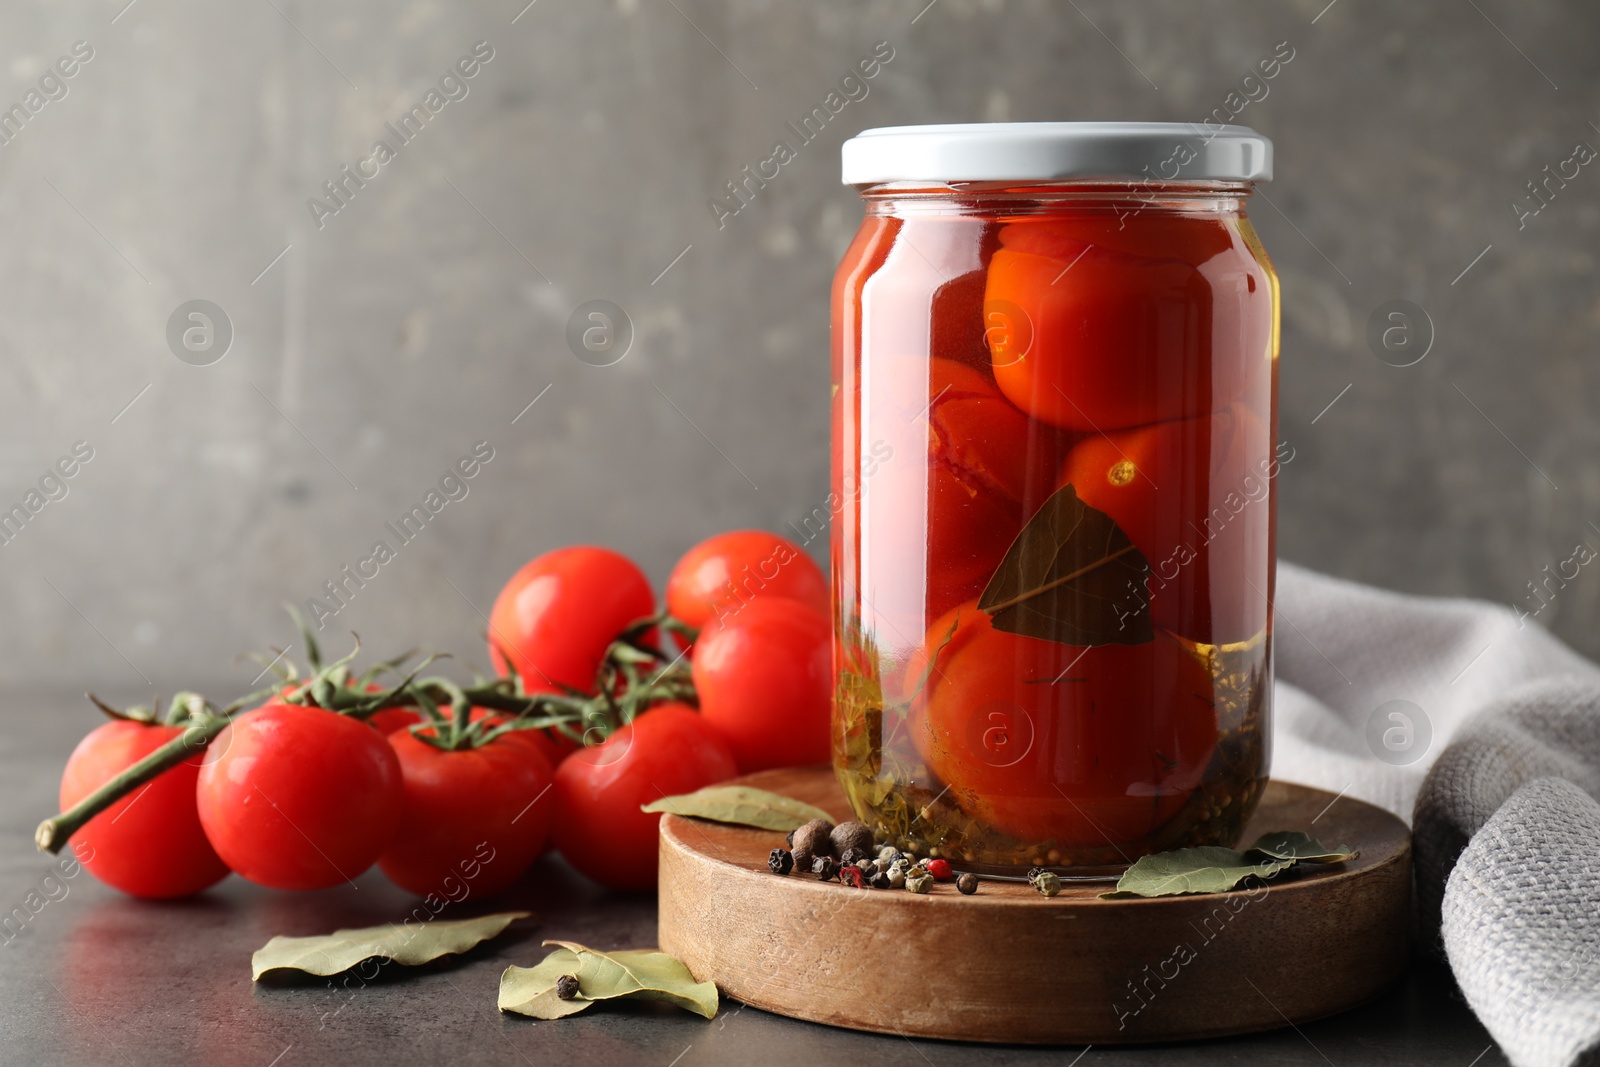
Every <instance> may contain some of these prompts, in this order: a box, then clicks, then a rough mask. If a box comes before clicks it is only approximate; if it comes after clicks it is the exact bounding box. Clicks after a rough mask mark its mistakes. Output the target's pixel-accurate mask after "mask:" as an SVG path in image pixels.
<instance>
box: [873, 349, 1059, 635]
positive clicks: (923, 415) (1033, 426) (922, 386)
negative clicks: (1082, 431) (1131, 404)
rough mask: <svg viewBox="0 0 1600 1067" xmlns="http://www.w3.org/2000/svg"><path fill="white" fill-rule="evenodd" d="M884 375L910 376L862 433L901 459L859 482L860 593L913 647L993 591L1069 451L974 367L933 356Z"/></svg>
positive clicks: (894, 387)
mask: <svg viewBox="0 0 1600 1067" xmlns="http://www.w3.org/2000/svg"><path fill="white" fill-rule="evenodd" d="M885 369H886V371H888V372H889V373H891V374H893V373H903V374H905V375H906V376H907V377H906V381H905V382H904V383H893V384H890V385H886V386H885V387H884V388H883V389H882V390H880V392H879V395H880V396H886V397H892V398H893V399H892V400H890V401H889V402H888V403H886V405H885V410H883V411H882V412H878V413H875V414H873V416H872V417H871V418H864V421H863V425H862V430H861V432H862V436H863V438H864V439H865V438H869V437H870V438H878V439H880V440H882V441H884V442H886V443H887V444H888V446H889V447H888V449H887V450H886V451H888V452H889V454H890V456H891V458H889V459H888V460H886V461H885V462H882V463H881V464H880V465H878V466H877V468H876V471H875V473H873V474H872V475H871V477H862V478H861V480H860V488H859V495H860V498H861V503H860V522H861V525H862V529H863V531H871V534H870V535H869V536H868V537H867V538H866V539H865V541H864V542H863V544H862V555H863V559H862V562H861V576H860V578H861V582H862V588H861V593H862V595H863V597H864V599H865V600H866V602H867V604H868V605H869V606H870V607H871V609H872V610H873V611H874V612H876V613H877V614H878V615H879V616H880V617H881V618H880V619H879V621H884V620H887V627H888V633H889V634H890V635H891V636H895V635H898V636H900V637H901V638H902V640H904V642H905V643H906V644H907V645H910V644H913V643H915V641H916V640H917V639H918V637H919V635H920V634H921V633H922V632H923V630H924V628H925V627H926V625H927V622H928V620H930V619H933V618H937V617H938V616H940V615H942V614H944V613H945V612H946V611H949V610H950V609H951V608H953V607H955V606H956V605H957V604H959V603H961V602H962V601H963V600H968V599H971V598H972V597H975V596H977V595H978V594H979V593H980V592H982V590H983V587H984V586H985V585H986V584H987V583H988V581H989V579H990V577H991V576H993V574H994V570H995V567H996V566H997V565H998V564H999V562H1000V560H1001V558H1002V557H1003V556H1004V555H1005V553H1006V549H1007V548H1009V547H1010V546H1011V542H1012V540H1013V539H1014V538H1015V537H1016V535H1017V534H1018V532H1019V531H1021V529H1022V526H1023V524H1024V523H1025V522H1026V521H1027V519H1028V517H1029V516H1030V515H1032V514H1033V512H1034V511H1035V510H1036V509H1037V508H1038V506H1039V505H1040V504H1042V503H1043V502H1044V501H1045V499H1046V498H1047V497H1049V495H1050V493H1051V492H1052V491H1053V490H1054V488H1055V474H1056V471H1057V470H1058V468H1059V463H1060V456H1061V455H1063V454H1064V451H1065V449H1064V441H1063V435H1061V434H1060V433H1059V432H1058V431H1057V430H1055V429H1054V428H1052V427H1049V426H1042V425H1040V424H1039V423H1035V422H1030V421H1029V420H1028V418H1027V417H1026V416H1025V415H1023V414H1022V413H1021V412H1020V411H1018V410H1017V409H1016V408H1015V407H1013V406H1012V405H1011V402H1010V401H1008V400H1007V399H1006V398H1005V397H1003V396H1001V395H1000V392H999V390H998V389H996V388H995V385H994V383H993V382H992V381H990V380H989V378H988V377H987V376H986V375H984V374H982V373H980V372H978V371H976V370H973V369H972V368H971V367H968V366H964V365H962V364H959V363H953V362H951V361H950V360H947V359H932V360H928V361H926V362H921V361H912V360H907V361H903V362H895V363H892V364H889V363H886V368H885ZM923 375H926V379H925V380H923V379H922V376H923ZM891 408H892V410H890V409H891ZM854 510H855V509H854V508H851V509H848V511H849V512H852V513H853V511H854ZM848 517H849V518H852V519H853V518H854V516H853V514H850V515H849V516H848Z"/></svg>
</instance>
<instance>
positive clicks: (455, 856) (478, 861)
mask: <svg viewBox="0 0 1600 1067" xmlns="http://www.w3.org/2000/svg"><path fill="white" fill-rule="evenodd" d="M434 730H435V727H432V726H429V727H425V728H424V729H423V730H422V731H420V732H421V733H423V734H427V735H430V736H431V735H432V734H433V732H434ZM389 744H390V745H392V746H393V748H394V752H395V756H396V757H397V758H398V760H399V763H400V777H401V783H402V790H403V792H404V800H403V801H402V810H401V816H400V825H401V827H402V830H401V832H400V833H397V834H396V835H395V837H394V840H393V841H392V842H391V843H390V845H389V847H388V849H387V850H386V851H385V852H384V853H383V855H382V856H380V857H379V858H378V866H379V867H380V868H382V870H383V873H384V874H386V875H388V876H389V880H390V881H391V882H393V883H394V884H395V885H398V886H399V887H400V888H402V889H407V890H410V891H411V892H413V893H416V894H417V895H419V896H430V895H431V896H435V897H438V898H440V899H444V900H452V901H461V900H465V899H466V898H467V897H468V896H475V897H480V896H490V895H492V894H494V893H498V892H500V891H501V890H502V889H505V888H506V887H507V886H509V885H511V883H513V882H515V881H516V880H517V879H518V878H520V877H521V876H522V873H523V872H524V871H526V870H527V869H528V867H529V865H531V864H532V863H533V861H534V860H536V859H538V858H539V855H540V853H542V852H543V851H544V846H545V842H546V840H547V839H548V838H549V836H550V823H551V821H552V819H553V813H554V811H555V801H554V799H553V798H551V797H549V796H546V795H545V794H546V792H547V791H548V790H549V789H550V785H551V780H552V778H553V776H554V772H553V771H552V770H551V768H550V761H549V760H547V759H545V758H544V755H543V754H542V753H541V752H540V751H539V750H538V748H537V747H534V746H533V745H531V744H528V743H526V742H524V741H521V740H519V739H518V738H517V736H516V735H515V734H505V735H502V736H500V737H497V738H495V739H494V740H493V741H490V742H489V743H488V744H486V745H482V746H480V747H478V748H470V749H459V750H457V751H453V752H445V751H443V750H441V749H438V748H435V747H434V746H433V745H430V744H428V743H427V742H426V741H424V740H422V739H421V738H420V737H418V736H417V735H416V734H413V733H409V732H408V733H400V734H395V735H393V736H392V737H390V738H389Z"/></svg>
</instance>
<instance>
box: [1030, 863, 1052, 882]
mask: <svg viewBox="0 0 1600 1067" xmlns="http://www.w3.org/2000/svg"><path fill="white" fill-rule="evenodd" d="M1049 873H1050V872H1049V870H1048V869H1046V868H1044V867H1029V868H1028V884H1029V885H1032V884H1033V883H1034V882H1037V881H1038V880H1039V876H1040V875H1041V874H1049Z"/></svg>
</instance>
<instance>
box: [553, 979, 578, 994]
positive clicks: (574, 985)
mask: <svg viewBox="0 0 1600 1067" xmlns="http://www.w3.org/2000/svg"><path fill="white" fill-rule="evenodd" d="M577 996H578V979H577V978H575V977H574V976H572V975H570V974H564V975H562V976H561V977H560V978H557V979H556V997H557V998H558V999H560V1000H575V999H577Z"/></svg>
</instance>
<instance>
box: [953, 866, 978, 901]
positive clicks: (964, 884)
mask: <svg viewBox="0 0 1600 1067" xmlns="http://www.w3.org/2000/svg"><path fill="white" fill-rule="evenodd" d="M956 888H957V889H959V890H960V891H961V892H962V893H963V894H964V895H966V896H969V897H970V896H971V895H972V894H974V893H976V892H977V891H978V876H977V875H975V874H973V873H972V872H971V871H968V872H967V873H966V874H963V875H960V876H959V877H957V878H956Z"/></svg>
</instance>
